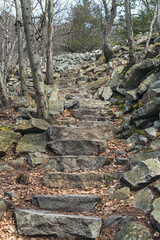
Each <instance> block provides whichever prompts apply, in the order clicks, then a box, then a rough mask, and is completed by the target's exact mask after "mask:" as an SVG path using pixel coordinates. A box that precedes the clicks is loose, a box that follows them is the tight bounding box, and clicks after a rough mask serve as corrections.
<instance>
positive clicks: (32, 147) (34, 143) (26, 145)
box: [16, 133, 46, 154]
mask: <svg viewBox="0 0 160 240" xmlns="http://www.w3.org/2000/svg"><path fill="white" fill-rule="evenodd" d="M45 140H46V135H45V133H37V134H36V133H33V134H32V133H28V134H26V135H24V136H23V137H22V138H21V139H20V140H19V141H18V145H17V147H16V152H17V153H18V154H20V153H29V152H46V150H45Z"/></svg>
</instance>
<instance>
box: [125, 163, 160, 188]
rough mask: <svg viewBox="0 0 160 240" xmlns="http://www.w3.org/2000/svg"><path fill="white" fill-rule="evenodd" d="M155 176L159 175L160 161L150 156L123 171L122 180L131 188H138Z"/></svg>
mask: <svg viewBox="0 0 160 240" xmlns="http://www.w3.org/2000/svg"><path fill="white" fill-rule="evenodd" d="M157 177H160V162H159V160H157V159H152V158H150V159H148V160H146V161H142V162H141V163H140V164H139V165H137V166H135V167H133V168H132V169H131V170H130V171H128V172H125V173H124V175H123V177H122V180H123V181H124V182H125V183H126V184H127V185H128V186H129V187H130V188H131V189H132V190H139V189H141V188H143V187H144V186H145V185H147V184H149V183H150V182H152V181H153V180H154V179H155V178H157Z"/></svg>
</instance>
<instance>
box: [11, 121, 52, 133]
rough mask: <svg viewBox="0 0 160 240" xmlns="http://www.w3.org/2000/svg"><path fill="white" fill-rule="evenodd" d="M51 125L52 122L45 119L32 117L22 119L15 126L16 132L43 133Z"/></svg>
mask: <svg viewBox="0 0 160 240" xmlns="http://www.w3.org/2000/svg"><path fill="white" fill-rule="evenodd" d="M49 127H50V124H49V123H48V122H46V121H45V120H43V119H38V118H32V119H30V120H20V121H19V122H18V123H17V124H16V126H15V127H14V131H15V132H20V133H22V134H26V133H42V132H44V131H46V130H47V129H48V128H49Z"/></svg>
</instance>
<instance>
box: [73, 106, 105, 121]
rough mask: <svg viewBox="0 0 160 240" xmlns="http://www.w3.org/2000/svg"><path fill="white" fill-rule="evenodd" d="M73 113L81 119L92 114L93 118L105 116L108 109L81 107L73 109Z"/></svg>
mask: <svg viewBox="0 0 160 240" xmlns="http://www.w3.org/2000/svg"><path fill="white" fill-rule="evenodd" d="M72 115H73V117H75V118H78V119H80V120H82V119H84V116H85V115H89V116H91V118H94V119H95V118H101V117H105V116H106V115H107V113H106V111H105V110H104V109H99V108H97V109H96V108H94V109H89V108H79V109H73V111H72Z"/></svg>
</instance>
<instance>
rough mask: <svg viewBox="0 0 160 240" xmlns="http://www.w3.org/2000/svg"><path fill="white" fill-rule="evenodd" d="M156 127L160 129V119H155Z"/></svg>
mask: <svg viewBox="0 0 160 240" xmlns="http://www.w3.org/2000/svg"><path fill="white" fill-rule="evenodd" d="M154 127H155V129H156V130H160V121H155V122H154Z"/></svg>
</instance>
